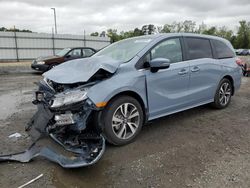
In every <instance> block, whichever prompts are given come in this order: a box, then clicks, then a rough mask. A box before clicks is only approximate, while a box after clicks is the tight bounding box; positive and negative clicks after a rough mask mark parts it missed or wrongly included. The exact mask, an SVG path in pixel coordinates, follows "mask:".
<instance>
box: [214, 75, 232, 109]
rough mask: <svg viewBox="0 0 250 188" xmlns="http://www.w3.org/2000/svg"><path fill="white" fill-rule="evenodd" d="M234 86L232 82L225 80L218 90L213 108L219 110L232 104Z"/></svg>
mask: <svg viewBox="0 0 250 188" xmlns="http://www.w3.org/2000/svg"><path fill="white" fill-rule="evenodd" d="M232 91H233V86H232V83H231V82H230V80H228V79H227V78H223V79H222V80H221V81H220V83H219V85H218V88H217V90H216V93H215V96H214V102H213V103H212V106H213V107H215V108H217V109H223V108H226V107H227V106H228V105H229V103H230V102H231V97H232Z"/></svg>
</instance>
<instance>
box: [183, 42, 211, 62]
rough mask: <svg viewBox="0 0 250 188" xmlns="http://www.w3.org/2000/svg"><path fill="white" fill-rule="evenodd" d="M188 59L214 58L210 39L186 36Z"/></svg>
mask: <svg viewBox="0 0 250 188" xmlns="http://www.w3.org/2000/svg"><path fill="white" fill-rule="evenodd" d="M186 43H187V48H188V49H187V52H188V59H189V60H191V59H200V58H213V54H212V48H211V45H210V42H209V40H208V39H201V38H190V37H187V38H186Z"/></svg>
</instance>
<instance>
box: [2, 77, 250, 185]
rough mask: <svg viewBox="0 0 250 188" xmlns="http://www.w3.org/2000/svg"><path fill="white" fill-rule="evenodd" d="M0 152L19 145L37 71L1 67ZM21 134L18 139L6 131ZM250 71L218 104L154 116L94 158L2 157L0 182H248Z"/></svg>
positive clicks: (22, 144) (26, 140) (18, 148)
mask: <svg viewBox="0 0 250 188" xmlns="http://www.w3.org/2000/svg"><path fill="white" fill-rule="evenodd" d="M0 77H1V79H0V85H1V87H0V128H1V129H0V143H1V144H0V154H6V153H11V152H16V151H22V150H24V149H25V148H26V147H27V146H28V145H29V144H30V143H31V141H30V140H29V138H28V137H27V135H26V134H25V132H24V126H25V124H26V123H27V122H28V121H29V119H30V118H31V116H32V115H33V114H34V113H35V110H36V108H35V106H33V105H32V104H31V99H32V97H33V90H35V89H36V86H35V84H34V82H37V81H38V80H39V79H41V76H40V75H39V74H31V73H29V74H9V75H8V74H6V75H0ZM15 132H19V133H21V134H22V137H21V138H19V139H18V140H14V139H10V138H8V136H9V135H10V134H13V133H15ZM249 143H250V78H249V77H245V78H243V79H242V86H241V89H240V91H238V92H237V93H236V95H235V96H234V97H233V98H232V101H231V104H230V105H229V106H228V108H226V109H224V110H214V109H212V108H210V107H209V106H207V105H206V106H201V107H198V108H194V109H191V110H187V111H184V112H181V113H177V114H174V115H170V116H167V117H165V118H161V119H158V120H155V121H153V122H151V123H149V124H148V125H146V126H144V128H143V130H142V132H141V134H140V135H139V137H138V139H137V140H136V141H135V142H134V143H131V144H129V145H126V146H123V147H114V146H110V145H108V146H107V149H106V152H105V154H104V156H103V157H102V159H101V160H100V161H99V162H98V163H97V164H95V165H94V166H91V167H87V168H80V169H63V168H61V167H60V166H58V165H56V164H53V163H52V162H50V161H47V160H45V159H42V158H37V159H35V160H34V161H32V162H30V163H26V164H20V163H15V162H9V163H7V162H4V163H0V187H3V188H4V187H10V188H12V187H18V186H20V185H22V184H24V183H26V182H27V181H29V180H31V179H33V178H34V177H36V176H38V175H40V174H44V176H43V177H42V178H41V179H39V180H37V181H36V182H34V183H33V184H32V185H30V186H29V187H51V188H52V187H60V188H66V187H74V188H75V187H88V188H89V187H90V188H91V187H119V188H120V187H121V188H123V187H124V188H127V187H212V188H214V187H218V188H223V187H226V188H230V187H232V188H234V187H243V188H244V187H246V188H247V187H250V178H249V177H250V147H249Z"/></svg>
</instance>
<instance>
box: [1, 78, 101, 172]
mask: <svg viewBox="0 0 250 188" xmlns="http://www.w3.org/2000/svg"><path fill="white" fill-rule="evenodd" d="M93 84H94V83H87V84H67V85H65V84H64V85H63V84H57V83H55V82H52V81H50V80H47V79H44V80H42V81H41V82H40V84H39V90H38V91H37V92H36V99H35V100H34V101H33V103H34V104H35V105H37V109H38V110H37V112H36V113H35V115H34V116H33V117H32V119H31V120H30V122H29V123H28V125H27V127H26V131H27V132H28V133H29V135H30V136H31V138H32V140H33V144H32V145H31V146H30V148H28V149H27V150H26V151H24V152H20V153H15V154H10V155H3V156H0V161H19V162H29V161H30V160H31V159H33V158H35V157H38V156H41V157H44V158H47V159H49V160H50V161H53V162H55V163H58V164H59V165H61V166H62V167H64V168H76V167H84V166H89V165H92V164H94V163H96V162H97V161H98V160H99V159H100V158H101V156H102V155H103V153H104V150H105V140H104V138H103V136H102V135H101V133H100V131H99V130H98V128H97V127H96V126H94V123H93V119H94V118H93V115H94V113H95V112H97V111H98V110H99V109H98V108H97V107H96V106H95V105H94V104H93V103H92V102H91V100H90V99H88V98H87V97H86V93H87V90H88V87H90V86H91V85H93ZM46 136H48V137H50V138H52V139H53V140H54V141H55V142H56V143H58V144H59V145H60V146H61V147H63V148H64V149H65V150H67V151H69V152H70V153H71V154H72V155H71V156H70V157H67V156H65V155H62V154H61V153H57V152H56V151H55V150H54V149H53V148H51V147H49V146H42V147H41V146H39V145H37V144H36V143H37V141H38V140H40V139H41V138H44V137H46Z"/></svg>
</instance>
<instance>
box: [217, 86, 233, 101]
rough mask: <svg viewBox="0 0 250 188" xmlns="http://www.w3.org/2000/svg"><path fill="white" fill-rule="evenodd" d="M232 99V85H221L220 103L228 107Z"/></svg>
mask: <svg viewBox="0 0 250 188" xmlns="http://www.w3.org/2000/svg"><path fill="white" fill-rule="evenodd" d="M230 97H231V87H230V84H229V83H227V82H225V83H223V84H222V85H221V87H220V91H219V101H220V104H221V105H223V106H226V105H227V103H228V102H229V100H230Z"/></svg>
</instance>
